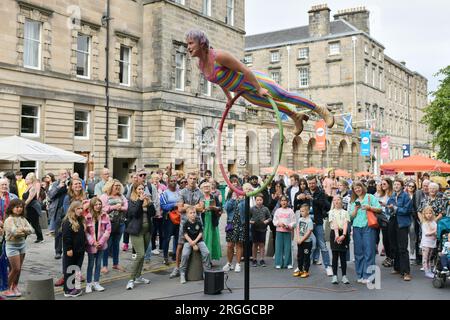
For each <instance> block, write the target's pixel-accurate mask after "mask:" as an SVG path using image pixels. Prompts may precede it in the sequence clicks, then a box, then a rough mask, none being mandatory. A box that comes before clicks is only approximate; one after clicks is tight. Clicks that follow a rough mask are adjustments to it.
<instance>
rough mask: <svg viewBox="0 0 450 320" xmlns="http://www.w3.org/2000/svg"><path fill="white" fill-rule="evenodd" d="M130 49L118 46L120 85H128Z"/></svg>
mask: <svg viewBox="0 0 450 320" xmlns="http://www.w3.org/2000/svg"><path fill="white" fill-rule="evenodd" d="M130 74H131V48H129V47H126V46H123V45H120V59H119V81H120V84H123V85H127V86H129V85H130Z"/></svg>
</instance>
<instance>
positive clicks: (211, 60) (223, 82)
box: [186, 30, 334, 136]
mask: <svg viewBox="0 0 450 320" xmlns="http://www.w3.org/2000/svg"><path fill="white" fill-rule="evenodd" d="M186 41H187V44H188V51H189V54H190V55H191V56H192V57H197V58H198V59H199V68H200V70H201V72H202V73H203V75H204V76H205V78H206V79H208V80H209V81H210V82H212V83H216V84H218V85H219V86H220V87H221V88H222V90H223V92H224V93H225V95H226V97H227V99H228V101H231V99H232V97H231V94H230V91H232V92H243V94H242V97H244V98H245V99H246V100H248V101H249V102H251V103H252V104H254V105H257V106H260V107H264V108H269V109H272V106H271V104H270V102H269V101H268V100H267V98H266V97H267V96H271V97H272V98H273V100H274V101H275V102H276V103H277V106H278V108H279V109H280V111H281V112H282V113H285V114H286V115H288V116H289V117H290V118H291V119H292V120H293V121H294V123H295V130H294V134H295V135H296V136H298V135H299V134H300V133H301V132H302V131H303V121H308V119H309V117H308V116H307V115H306V114H304V113H300V112H297V110H296V108H295V106H302V107H306V108H308V109H310V110H311V111H313V112H315V113H317V114H318V115H319V116H320V117H321V118H323V119H324V120H325V123H326V124H327V126H328V127H329V128H331V127H333V125H334V117H333V115H332V114H331V113H330V112H329V111H328V109H327V108H324V107H321V106H318V105H316V104H315V103H313V102H311V101H309V100H308V99H306V98H304V97H302V96H301V95H300V94H298V93H296V92H289V91H287V90H285V89H284V88H282V87H281V86H279V85H278V84H277V83H276V82H275V81H273V80H272V79H271V78H270V77H269V76H268V75H266V74H264V73H262V72H259V71H252V70H250V69H249V68H248V67H247V66H245V65H244V64H243V63H242V62H240V61H239V60H238V59H236V58H235V57H234V56H232V55H231V54H230V53H228V52H226V51H223V50H215V49H213V48H212V47H210V45H209V40H208V37H207V36H206V34H205V33H204V32H203V31H200V30H191V31H189V32H188V33H187V34H186ZM286 103H288V104H291V105H294V106H290V105H288V104H286Z"/></svg>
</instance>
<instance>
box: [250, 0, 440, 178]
mask: <svg viewBox="0 0 450 320" xmlns="http://www.w3.org/2000/svg"><path fill="white" fill-rule="evenodd" d="M330 11H331V10H330V9H329V8H328V6H327V5H318V6H313V7H312V8H311V10H310V11H309V12H308V14H309V24H308V25H307V26H303V27H298V28H293V29H288V30H282V31H275V32H270V33H265V34H258V35H252V36H247V37H246V52H245V62H246V63H247V65H248V66H249V67H250V68H253V69H257V70H261V71H264V72H267V73H268V74H269V75H270V76H271V77H272V78H273V79H274V80H276V81H277V82H279V83H280V84H281V85H282V86H283V87H285V88H288V89H289V90H292V91H298V92H301V93H303V95H304V96H305V97H308V98H310V99H311V100H312V101H314V102H315V103H317V104H321V105H324V106H327V107H328V108H329V109H330V110H332V112H333V113H334V114H335V115H336V120H337V125H336V126H335V127H334V128H333V129H331V130H330V131H329V132H328V144H327V145H328V146H329V150H328V152H327V151H324V152H319V151H315V150H314V147H315V133H314V126H313V124H309V125H308V126H307V127H306V129H305V131H304V132H303V133H302V134H301V135H300V137H297V138H296V139H291V138H292V137H286V138H287V139H286V142H287V144H288V148H291V150H292V152H286V153H285V159H284V163H285V164H287V165H288V166H290V167H292V168H295V169H298V168H303V167H308V166H311V165H314V166H315V167H339V168H343V169H347V170H350V171H352V172H356V171H359V170H367V169H369V168H370V169H372V170H374V171H375V172H377V173H378V172H379V165H380V164H382V163H383V160H381V155H380V151H381V146H380V144H381V137H383V136H390V160H395V159H401V158H402V157H403V153H402V145H403V144H411V145H412V150H413V153H414V154H424V155H430V153H431V150H430V147H429V145H427V141H429V138H430V137H429V134H428V133H427V132H426V128H425V127H424V126H423V125H422V124H420V123H419V121H420V120H421V118H422V116H423V108H424V107H425V106H426V105H427V79H426V78H424V77H423V76H421V75H420V74H419V73H417V72H414V71H412V70H410V69H408V68H407V67H406V65H405V63H404V62H403V63H399V62H397V61H395V60H394V59H392V58H390V57H388V56H387V55H386V54H385V53H384V50H385V47H384V46H383V45H382V44H381V43H379V42H378V41H376V40H375V39H374V38H373V37H371V36H370V25H369V11H368V10H366V9H365V8H353V9H346V10H341V11H338V13H337V14H335V15H334V21H331V20H330ZM342 114H351V115H352V117H353V129H354V131H353V134H352V135H350V134H344V132H343V119H342V116H341V115H342ZM272 125H274V123H273V121H272ZM366 129H370V130H372V154H373V157H372V158H370V157H361V156H360V155H359V154H360V130H366ZM372 170H371V171H372Z"/></svg>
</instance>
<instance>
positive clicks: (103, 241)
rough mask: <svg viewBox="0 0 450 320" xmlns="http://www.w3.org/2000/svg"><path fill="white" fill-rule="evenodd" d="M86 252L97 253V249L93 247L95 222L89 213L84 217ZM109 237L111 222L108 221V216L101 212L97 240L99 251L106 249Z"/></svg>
mask: <svg viewBox="0 0 450 320" xmlns="http://www.w3.org/2000/svg"><path fill="white" fill-rule="evenodd" d="M85 233H86V251H87V252H88V253H91V254H95V253H97V248H96V247H95V246H94V243H95V222H94V219H93V217H92V214H91V212H88V214H87V215H86V230H85ZM110 235H111V221H109V216H108V214H107V213H106V212H104V211H102V214H101V215H100V220H99V225H98V233H97V239H98V243H99V244H100V245H101V250H105V249H106V248H108V239H109V236H110Z"/></svg>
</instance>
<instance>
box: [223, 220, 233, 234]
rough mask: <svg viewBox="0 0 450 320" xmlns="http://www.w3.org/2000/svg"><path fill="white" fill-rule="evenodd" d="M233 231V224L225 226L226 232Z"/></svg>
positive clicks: (229, 223)
mask: <svg viewBox="0 0 450 320" xmlns="http://www.w3.org/2000/svg"><path fill="white" fill-rule="evenodd" d="M231 231H233V223H232V222H228V223H227V225H226V226H225V232H231Z"/></svg>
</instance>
